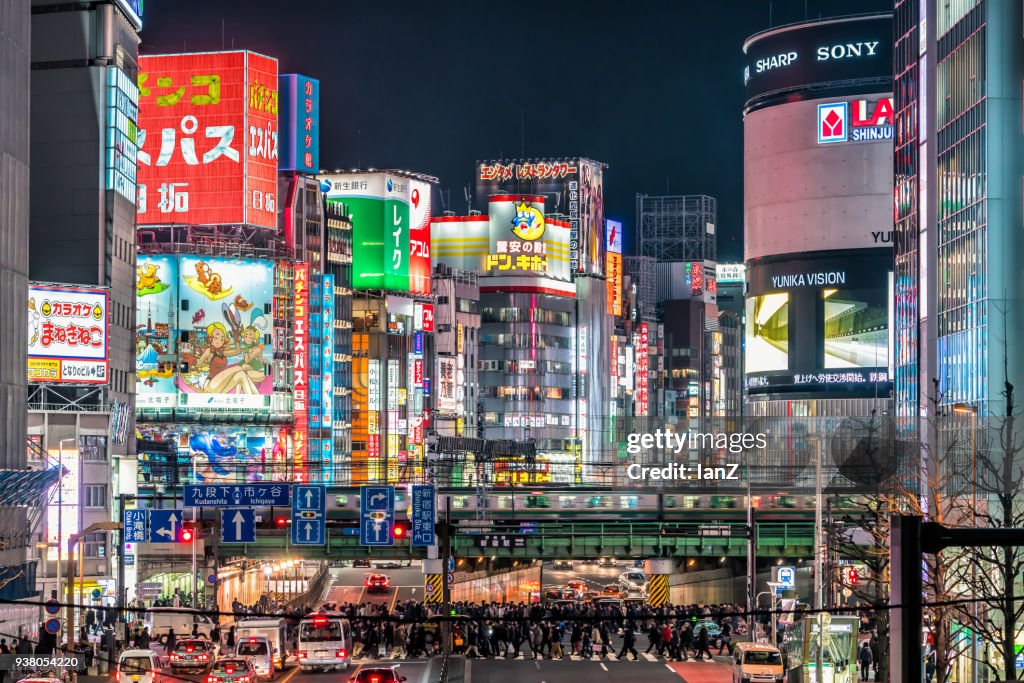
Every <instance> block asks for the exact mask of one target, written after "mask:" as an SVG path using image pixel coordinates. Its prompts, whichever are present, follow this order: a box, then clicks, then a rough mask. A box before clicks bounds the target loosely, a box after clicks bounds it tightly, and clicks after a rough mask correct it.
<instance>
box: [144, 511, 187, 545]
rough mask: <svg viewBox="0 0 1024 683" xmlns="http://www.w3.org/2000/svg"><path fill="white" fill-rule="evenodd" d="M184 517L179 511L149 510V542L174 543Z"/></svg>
mask: <svg viewBox="0 0 1024 683" xmlns="http://www.w3.org/2000/svg"><path fill="white" fill-rule="evenodd" d="M184 521H185V516H184V515H183V514H182V513H181V510H150V511H149V542H150V543H176V542H177V541H178V530H179V529H180V528H181V525H182V522H184Z"/></svg>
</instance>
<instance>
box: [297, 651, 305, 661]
mask: <svg viewBox="0 0 1024 683" xmlns="http://www.w3.org/2000/svg"><path fill="white" fill-rule="evenodd" d="M295 656H296V657H298V658H299V659H305V658H306V651H305V650H299V651H297V652H296V653H295Z"/></svg>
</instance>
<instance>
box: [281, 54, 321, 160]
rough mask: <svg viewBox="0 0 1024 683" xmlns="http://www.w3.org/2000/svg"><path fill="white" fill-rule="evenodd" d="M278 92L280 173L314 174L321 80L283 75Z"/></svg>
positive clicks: (318, 158)
mask: <svg viewBox="0 0 1024 683" xmlns="http://www.w3.org/2000/svg"><path fill="white" fill-rule="evenodd" d="M278 83H279V85H280V89H281V137H280V138H279V140H280V156H281V158H280V161H279V163H278V166H279V168H280V170H282V171H296V172H298V173H316V172H317V171H318V170H319V169H320V81H318V80H317V79H315V78H310V77H309V76H303V75H301V74H285V75H283V76H281V78H280V79H279V80H278Z"/></svg>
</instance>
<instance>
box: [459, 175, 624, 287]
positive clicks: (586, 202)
mask: <svg viewBox="0 0 1024 683" xmlns="http://www.w3.org/2000/svg"><path fill="white" fill-rule="evenodd" d="M511 194H525V195H535V196H540V197H543V198H544V202H545V206H546V207H547V213H548V214H556V213H557V214H561V215H563V216H565V217H566V223H567V227H568V229H569V232H568V235H567V238H568V241H567V243H566V246H567V247H568V257H569V264H568V266H569V270H570V272H572V273H577V272H580V273H590V274H593V275H602V274H603V271H604V265H605V261H604V250H605V238H604V227H605V226H604V166H603V164H601V163H599V162H596V161H591V160H589V159H579V158H577V159H556V160H541V161H484V162H481V163H480V164H479V165H478V166H477V172H476V195H475V202H476V208H477V209H479V210H481V211H486V210H487V208H488V207H487V205H488V203H489V202H490V200H491V198H492V197H494V196H495V195H511Z"/></svg>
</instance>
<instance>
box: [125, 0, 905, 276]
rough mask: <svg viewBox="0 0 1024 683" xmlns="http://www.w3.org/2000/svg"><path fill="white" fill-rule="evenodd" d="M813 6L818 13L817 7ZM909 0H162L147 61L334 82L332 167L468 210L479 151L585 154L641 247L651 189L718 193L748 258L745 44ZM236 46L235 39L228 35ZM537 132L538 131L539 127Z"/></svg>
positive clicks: (152, 18)
mask: <svg viewBox="0 0 1024 683" xmlns="http://www.w3.org/2000/svg"><path fill="white" fill-rule="evenodd" d="M805 8H806V14H805ZM891 8H892V0H888V1H886V0H862V1H861V2H858V3H856V4H855V5H854V6H851V4H850V3H849V2H844V1H842V0H775V1H774V2H769V0H704V1H700V2H698V1H696V0H672V1H670V0H660V1H647V2H644V1H642V0H641V1H633V2H626V1H621V0H620V1H617V2H606V1H605V0H546V1H543V2H542V1H540V0H517V1H515V2H487V1H486V0H457V1H456V0H451V1H442V2H427V1H424V0H418V1H417V2H411V1H406V0H372V1H368V2H355V1H353V0H305V1H299V0H244V1H242V2H239V1H238V0H149V1H148V2H146V4H145V16H144V24H145V25H144V28H143V31H142V47H141V50H142V53H143V54H146V53H150V54H156V53H163V52H181V51H201V50H217V49H221V47H222V46H223V47H226V48H229V49H230V48H236V49H242V48H246V49H251V50H255V51H257V52H261V53H263V54H267V55H270V56H272V57H277V58H278V59H279V60H280V69H281V73H292V72H297V73H303V74H307V75H309V76H313V77H316V78H319V79H320V83H321V117H322V118H321V147H320V165H321V166H322V167H323V168H324V169H336V168H343V169H348V168H353V167H359V168H368V167H374V168H397V169H405V170H410V171H417V172H421V173H427V174H430V175H434V176H437V177H438V178H439V179H440V180H441V185H440V188H441V190H443V191H446V194H447V196H448V197H450V200H448V199H445V203H446V205H445V206H444V207H441V206H438V205H437V201H436V200H437V195H435V213H440V212H441V210H442V208H447V209H451V210H453V211H455V212H456V213H464V212H465V210H466V202H465V199H464V195H463V192H464V188H466V187H469V186H471V183H472V182H473V170H474V169H473V165H474V163H475V161H476V160H478V159H490V158H518V157H521V156H526V157H531V156H532V157H556V156H586V157H590V158H592V159H597V160H599V161H603V162H605V163H607V164H608V169H607V172H606V175H605V202H606V206H607V215H608V217H609V218H616V219H620V220H622V221H623V222H624V224H625V225H626V234H627V237H628V238H629V239H630V240H632V227H633V224H634V222H635V219H634V215H635V212H636V208H635V207H636V194H637V193H646V194H655V195H656V194H665V193H666V191H667V192H668V193H671V194H697V193H704V194H710V195H712V196H714V197H716V198H717V199H718V224H719V230H718V234H719V240H720V241H719V245H718V249H719V260H721V261H728V260H735V259H738V258H740V256H741V253H742V245H741V239H742V221H743V159H742V154H743V139H742V135H743V128H742V119H741V109H742V105H743V100H744V94H743V75H742V74H743V67H742V45H743V40H744V39H745V38H746V37H747V36H749V35H750V34H752V33H756V32H758V31H761V30H764V29H766V28H769V27H770V26H778V25H780V24H785V23H791V22H794V21H800V20H802V19H804V18H805V16H806V17H811V18H816V17H818V16H823V17H827V16H838V15H842V14H851V13H854V12H856V13H866V12H873V11H879V10H887V9H891ZM222 36H223V38H222ZM524 124H525V125H524Z"/></svg>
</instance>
